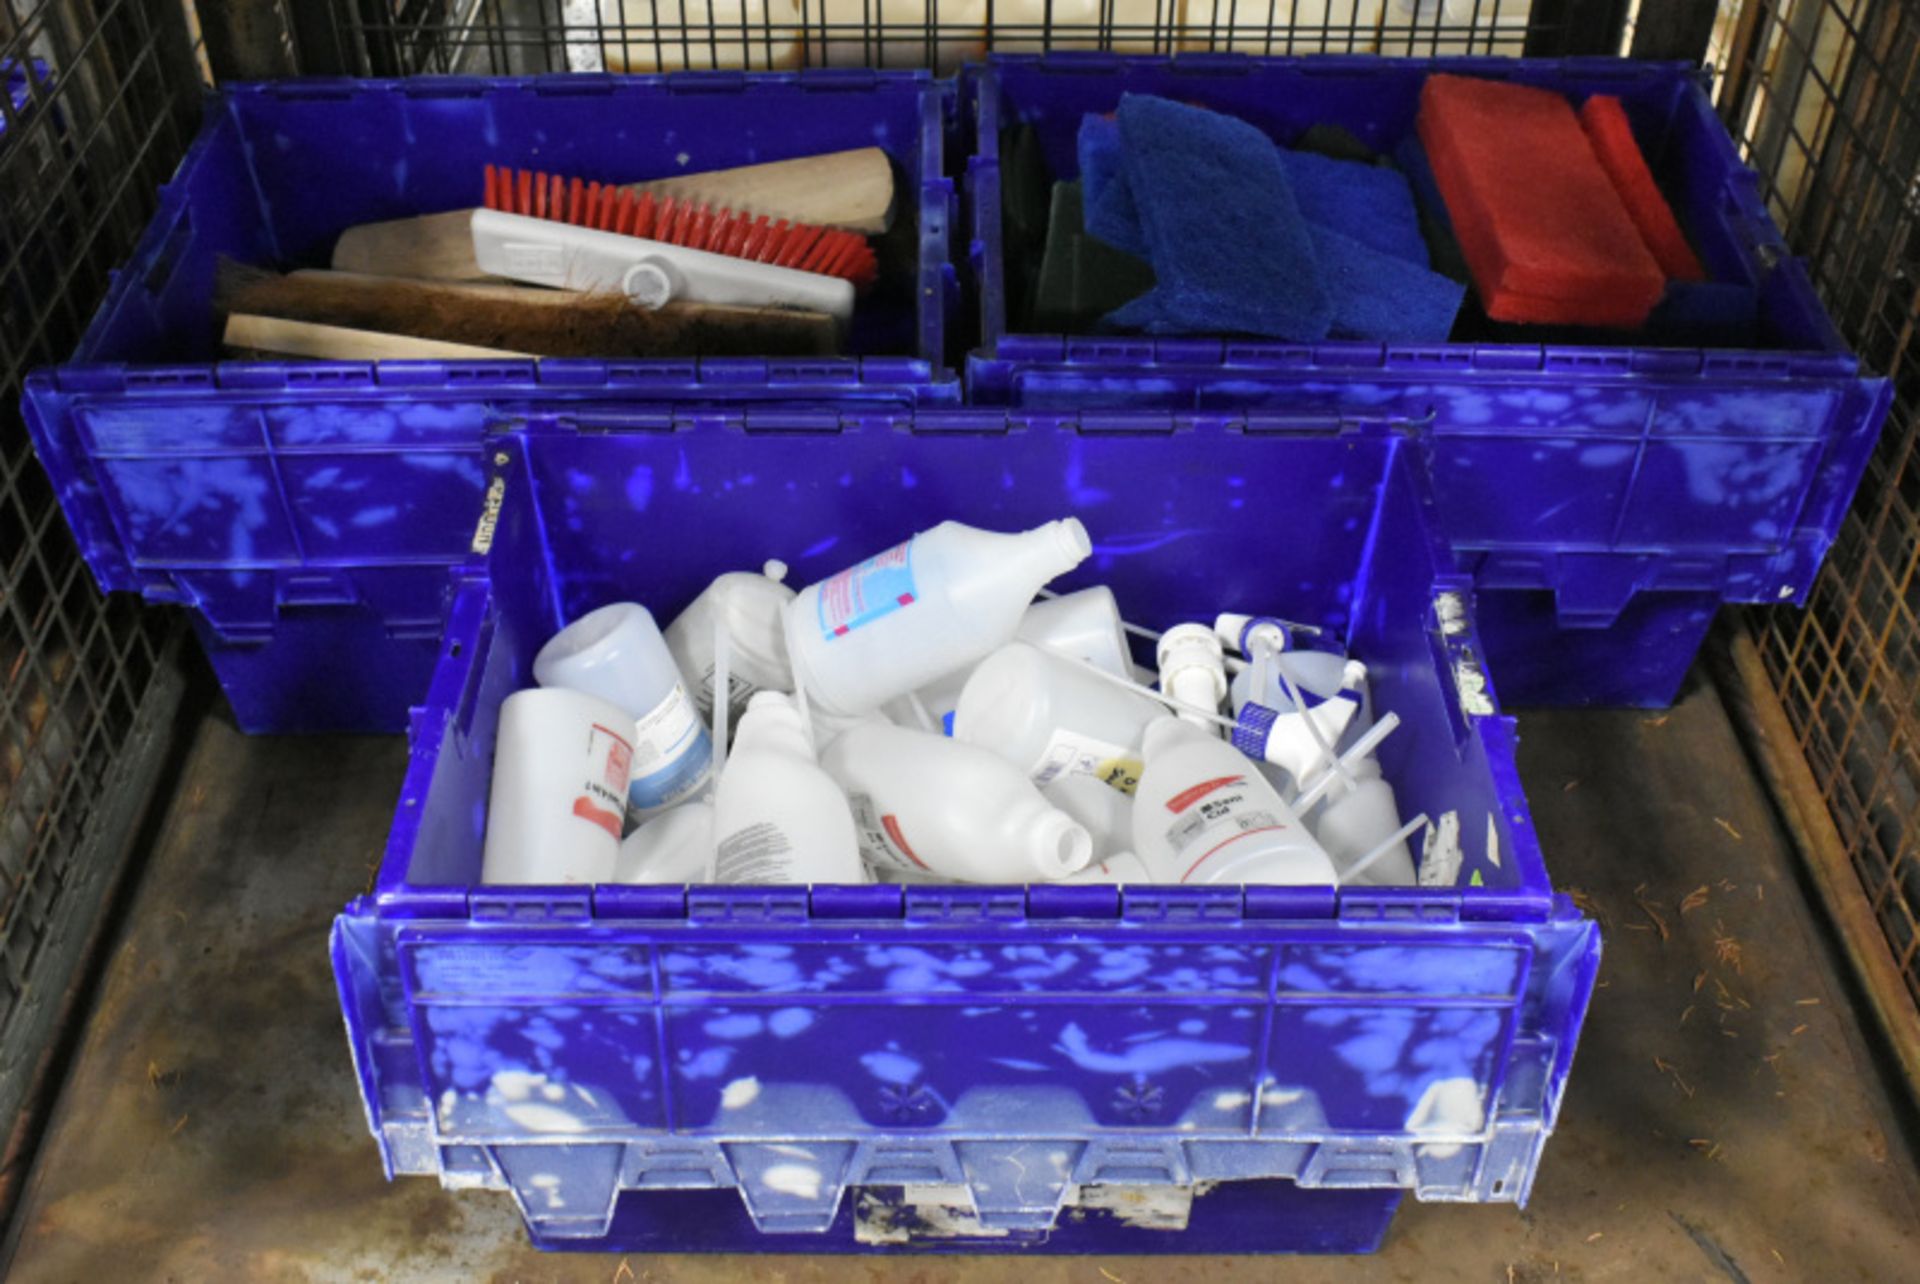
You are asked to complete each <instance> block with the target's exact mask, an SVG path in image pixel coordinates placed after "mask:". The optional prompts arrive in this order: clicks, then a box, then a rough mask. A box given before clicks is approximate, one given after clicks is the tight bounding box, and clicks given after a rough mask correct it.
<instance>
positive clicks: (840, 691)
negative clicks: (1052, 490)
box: [786, 517, 1093, 714]
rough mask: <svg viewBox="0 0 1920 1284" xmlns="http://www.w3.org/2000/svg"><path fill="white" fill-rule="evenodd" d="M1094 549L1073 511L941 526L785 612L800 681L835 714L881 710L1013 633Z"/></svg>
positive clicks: (810, 590) (807, 594)
mask: <svg viewBox="0 0 1920 1284" xmlns="http://www.w3.org/2000/svg"><path fill="white" fill-rule="evenodd" d="M1092 551H1093V542H1092V540H1090V539H1089V538H1088V537H1087V530H1086V527H1084V526H1082V525H1081V524H1080V522H1079V519H1078V518H1073V517H1068V518H1065V519H1062V520H1060V521H1054V522H1048V523H1047V524H1046V525H1045V526H1039V527H1035V528H1034V529H1033V530H1030V531H1027V532H1025V533H1023V534H1018V535H1000V534H995V533H994V532H992V531H982V530H975V529H974V528H972V527H970V526H962V525H960V524H959V523H958V522H942V523H940V525H938V526H936V527H934V528H933V529H932V530H929V531H924V532H922V533H921V534H919V535H916V536H914V537H913V538H912V539H910V540H908V541H907V542H906V543H904V544H898V545H895V546H894V547H893V548H890V549H888V550H887V551H886V552H884V553H880V554H877V555H876V556H873V557H870V558H868V559H867V560H866V561H864V562H861V563H860V564H859V565H857V566H852V567H849V568H847V569H846V570H844V571H841V572H840V573H839V574H838V575H834V576H831V577H830V578H828V579H825V580H822V581H820V582H819V583H818V584H809V585H808V586H807V587H806V588H804V589H802V590H801V592H800V595H799V596H798V597H796V598H795V599H794V600H793V601H792V602H791V603H789V604H788V606H787V610H786V634H787V653H788V656H789V657H790V659H791V660H792V663H793V674H794V679H795V680H796V681H798V682H805V683H806V685H807V693H808V696H809V697H810V698H811V700H812V701H813V703H814V704H815V705H816V706H817V707H818V708H821V709H824V710H826V711H828V712H829V713H836V714H857V713H865V712H866V711H867V710H869V709H877V708H879V707H880V706H881V705H883V704H885V703H886V702H887V701H889V700H891V699H893V698H894V697H895V696H900V695H905V694H906V693H907V692H909V691H914V690H918V689H919V688H921V687H923V686H926V685H927V684H928V683H929V682H932V681H933V680H934V679H936V678H939V677H941V676H942V675H944V674H948V673H952V672H954V671H955V670H958V669H961V668H964V667H965V666H966V665H968V664H970V663H972V662H973V661H974V660H977V659H978V658H980V657H981V656H984V655H985V654H987V652H989V651H991V650H993V649H994V648H995V647H997V646H1000V645H1002V644H1004V643H1005V642H1006V641H1007V640H1008V639H1010V638H1011V637H1012V636H1013V634H1014V630H1015V629H1017V628H1018V627H1019V626H1020V617H1021V615H1022V614H1023V613H1024V612H1025V611H1026V609H1027V605H1028V604H1029V603H1030V602H1032V601H1033V595H1034V593H1035V592H1036V591H1037V590H1038V589H1039V588H1040V587H1041V586H1042V585H1044V584H1045V583H1046V582H1047V581H1048V580H1051V579H1053V578H1054V577H1055V576H1057V575H1061V574H1064V573H1065V572H1067V571H1070V570H1072V569H1073V568H1074V567H1076V566H1078V565H1079V564H1080V563H1081V562H1082V561H1084V560H1086V558H1087V555H1088V554H1090V553H1091V552H1092Z"/></svg>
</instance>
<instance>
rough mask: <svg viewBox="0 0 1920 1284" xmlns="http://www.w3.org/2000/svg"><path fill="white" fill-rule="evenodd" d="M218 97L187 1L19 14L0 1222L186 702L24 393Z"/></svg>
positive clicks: (8, 269)
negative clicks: (110, 900) (76, 512)
mask: <svg viewBox="0 0 1920 1284" xmlns="http://www.w3.org/2000/svg"><path fill="white" fill-rule="evenodd" d="M199 90H200V78H199V76H198V74H197V72H196V71H195V70H194V64H193V61H192V51H191V43H190V41H189V40H188V39H187V35H186V17H185V12H184V10H183V9H182V6H181V4H180V3H179V0H4V2H0V1118H6V1119H9V1120H13V1121H15V1122H14V1125H13V1127H14V1133H13V1135H12V1137H11V1139H10V1140H9V1143H8V1148H7V1157H6V1166H5V1169H4V1173H5V1179H4V1180H0V1204H4V1203H5V1202H6V1200H7V1197H8V1196H9V1195H10V1194H11V1193H12V1190H13V1188H14V1182H13V1181H12V1177H13V1176H14V1170H15V1167H16V1164H17V1162H18V1161H19V1159H20V1157H21V1155H22V1153H23V1151H24V1148H25V1147H26V1146H27V1145H28V1142H27V1141H26V1140H25V1139H24V1138H23V1127H24V1125H23V1124H22V1123H21V1122H20V1121H21V1119H22V1118H23V1110H22V1107H23V1105H24V1104H25V1103H26V1102H27V1101H28V1100H29V1099H30V1097H31V1096H32V1095H33V1093H34V1092H35V1083H36V1080H37V1078H38V1077H39V1076H40V1075H41V1073H42V1067H43V1066H44V1064H45V1058H46V1055H47V1051H48V1049H49V1048H50V1047H51V1046H52V1043H53V1040H54V1039H55V1036H56V1034H57V1032H58V1029H59V1026H60V1022H61V1015H62V1008H63V1005H64V1002H65V1000H66V998H67V997H68V996H69V993H70V991H71V989H72V987H73V985H74V984H75V982H76V980H77V978H78V977H79V975H80V973H81V968H82V964H83V962H84V959H85V956H86V953H87V946H88V942H89V940H90V938H91V937H92V936H93V934H94V932H95V929H96V927H97V925H98V920H99V916H100V909H101V906H102V904H103V899H104V896H105V894H106V891H107V889H108V888H109V887H110V885H111V883H112V881H113V878H114V876H115V875H116V873H117V871H118V869H119V867H120V864H121V861H122V860H123V859H124V854H125V848H126V846H127V840H128V838H129V837H130V835H131V831H132V828H133V825H134V822H135V820H136V819H137V816H138V813H139V810H140V808H141V807H142V806H143V805H144V803H145V792H146V790H147V788H150V784H151V781H152V779H153V777H154V776H155V774H156V772H157V768H158V764H159V760H160V759H161V757H162V756H163V754H164V748H165V737H164V736H163V735H160V734H158V731H159V730H160V727H161V725H162V724H164V722H165V721H166V719H167V717H168V716H169V715H170V711H171V709H172V708H173V706H174V705H175V704H176V703H177V701H178V698H179V692H180V679H179V674H178V671H177V669H176V668H175V665H174V662H173V652H174V650H175V647H176V644H177V638H178V633H179V630H178V627H177V621H176V620H175V619H174V618H173V617H172V616H170V615H167V614H165V613H161V612H156V611H150V610H147V609H145V608H143V607H142V606H141V605H140V604H139V603H138V602H136V601H134V600H132V599H130V598H115V599H105V598H103V597H102V596H101V595H100V593H99V591H98V590H97V589H96V588H95V587H94V583H93V578H92V576H91V575H90V574H89V573H88V571H87V568H86V566H85V564H84V563H83V562H82V561H81V559H80V555H79V552H78V550H77V549H76V547H75V546H74V543H73V540H72V537H71V535H70V534H69V533H68V530H67V525H66V523H65V521H63V520H62V519H61V515H60V508H59V505H58V503H57V502H56V499H55V496H54V493H53V489H52V487H51V486H50V485H49V484H48V482H47V479H46V476H45V475H44V474H43V473H42V472H41V469H40V465H39V463H38V461H37V460H36V459H35V458H34V454H33V448H32V445H31V444H30V443H29V441H28V438H27V432H26V426H25V424H24V423H23V422H22V420H21V417H20V387H21V381H22V379H23V378H24V377H25V375H26V373H27V371H28V370H30V369H32V368H34V367H36V366H42V365H49V364H52V363H55V362H58V361H61V360H64V359H65V358H66V357H67V356H68V354H69V353H70V352H71V351H72V350H73V346H74V343H75V342H76V341H77V340H78V338H79V336H80V333H81V331H82V330H83V329H84V328H85V326H86V324H87V321H88V318H89V317H90V316H91V315H92V313H93V310H94V309H95V308H96V307H97V306H98V305H99V303H100V300H101V298H102V297H103V296H104V295H105V293H106V290H107V286H108V283H109V279H110V273H111V272H112V271H113V269H114V268H115V267H116V266H117V265H118V264H119V263H120V262H121V260H122V259H123V258H124V257H125V256H126V254H127V252H128V251H129V250H130V249H131V248H132V246H133V244H134V242H135V240H136V239H137V238H138V237H139V235H140V234H141V232H142V231H143V230H144V228H145V226H146V224H147V221H148V219H149V218H150V217H151V216H152V214H153V211H154V207H155V204H156V200H157V197H156V189H157V188H158V187H159V185H160V184H161V183H162V182H164V181H165V180H166V178H167V176H168V175H169V174H170V173H171V172H172V170H173V167H174V166H175V165H176V164H177V163H178V161H179V159H180V157H181V155H182V154H183V153H184V152H185V150H186V146H187V143H188V141H189V140H190V139H191V138H192V136H193V131H194V127H195V124H196V122H197V117H198V112H199V107H198V100H199ZM156 719H157V720H158V722H156ZM24 1113H25V1114H28V1115H30V1114H31V1112H24Z"/></svg>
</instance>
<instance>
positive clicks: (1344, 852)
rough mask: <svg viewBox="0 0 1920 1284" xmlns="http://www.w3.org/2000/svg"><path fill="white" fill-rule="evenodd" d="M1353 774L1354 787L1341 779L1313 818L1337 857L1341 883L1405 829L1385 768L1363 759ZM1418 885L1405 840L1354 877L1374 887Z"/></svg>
mask: <svg viewBox="0 0 1920 1284" xmlns="http://www.w3.org/2000/svg"><path fill="white" fill-rule="evenodd" d="M1353 776H1354V783H1353V785H1352V786H1349V785H1347V783H1346V782H1345V781H1341V782H1339V783H1337V784H1335V785H1334V786H1333V787H1332V788H1331V789H1329V790H1328V791H1327V797H1326V801H1324V802H1323V803H1322V804H1321V805H1320V809H1319V811H1318V812H1317V813H1316V814H1315V815H1314V817H1313V835H1314V837H1315V838H1317V839H1319V841H1320V845H1321V846H1322V847H1324V848H1326V850H1327V855H1328V856H1330V857H1332V858H1333V864H1334V868H1335V869H1337V870H1339V871H1340V875H1341V881H1342V882H1345V881H1346V871H1347V870H1348V869H1349V868H1350V867H1351V866H1352V865H1353V864H1354V862H1356V861H1358V860H1359V859H1360V858H1361V857H1363V856H1365V855H1367V854H1368V853H1369V852H1371V851H1373V850H1374V849H1375V848H1376V847H1378V846H1379V845H1380V844H1381V843H1384V842H1386V841H1387V840H1388V839H1390V838H1392V837H1393V835H1394V833H1395V832H1396V831H1397V830H1398V829H1399V828H1400V807H1399V804H1398V802H1397V801H1396V800H1395V798H1394V796H1393V786H1392V785H1390V784H1388V783H1387V782H1386V780H1385V779H1384V778H1383V777H1382V776H1381V774H1380V764H1378V763H1377V762H1375V761H1374V760H1373V759H1371V758H1366V759H1362V760H1361V761H1360V762H1359V763H1357V764H1355V766H1354V767H1353ZM1414 881H1415V880H1414V866H1413V855H1412V853H1410V852H1409V851H1408V850H1407V845H1406V843H1405V842H1404V841H1403V842H1399V843H1395V844H1394V846H1393V847H1392V849H1391V850H1389V851H1388V852H1387V853H1386V854H1385V855H1383V856H1379V857H1376V858H1375V859H1374V860H1373V861H1372V863H1370V864H1369V865H1368V866H1367V867H1366V868H1365V869H1363V870H1361V871H1360V872H1359V873H1358V874H1356V875H1355V876H1354V877H1353V882H1355V883H1357V884H1360V885H1362V886H1372V887H1411V886H1413V884H1414Z"/></svg>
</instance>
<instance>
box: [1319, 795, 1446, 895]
mask: <svg viewBox="0 0 1920 1284" xmlns="http://www.w3.org/2000/svg"><path fill="white" fill-rule="evenodd" d="M1426 824H1427V813H1426V812H1424V811H1423V812H1421V813H1420V814H1419V815H1418V816H1415V817H1414V818H1413V819H1412V820H1410V821H1408V822H1407V823H1406V824H1404V825H1402V826H1400V828H1398V829H1396V830H1394V831H1393V833H1392V834H1391V835H1389V836H1388V837H1386V838H1384V839H1382V840H1381V842H1380V845H1379V846H1378V847H1376V848H1374V849H1373V850H1372V851H1370V852H1368V853H1367V854H1366V855H1365V856H1362V857H1361V858H1360V859H1359V860H1357V861H1355V862H1353V864H1351V865H1349V866H1347V867H1346V869H1345V870H1343V871H1341V874H1340V881H1341V882H1342V883H1343V884H1344V883H1351V882H1352V881H1353V880H1354V879H1356V878H1358V877H1359V876H1360V875H1361V874H1364V873H1365V872H1366V871H1367V870H1368V869H1369V868H1370V867H1371V866H1372V865H1373V863H1374V862H1375V861H1377V860H1379V859H1380V858H1381V857H1382V856H1385V855H1386V854H1387V853H1388V852H1390V851H1392V850H1393V849H1394V848H1396V847H1398V846H1399V845H1400V844H1401V843H1404V842H1406V841H1407V839H1409V838H1412V837H1413V836H1414V835H1415V834H1417V833H1419V832H1420V831H1421V830H1422V829H1424V828H1425V827H1426Z"/></svg>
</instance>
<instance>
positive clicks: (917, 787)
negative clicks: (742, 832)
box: [822, 723, 1093, 883]
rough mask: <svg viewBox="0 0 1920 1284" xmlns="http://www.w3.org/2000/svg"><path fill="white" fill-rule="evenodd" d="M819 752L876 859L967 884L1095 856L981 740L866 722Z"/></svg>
mask: <svg viewBox="0 0 1920 1284" xmlns="http://www.w3.org/2000/svg"><path fill="white" fill-rule="evenodd" d="M822 761H823V763H824V765H825V766H826V769H827V771H828V772H830V773H831V774H832V776H833V778H834V779H835V780H837V781H839V782H840V785H841V787H842V788H844V789H845V790H846V791H847V800H848V801H849V802H850V803H851V804H852V805H853V814H854V819H855V821H856V822H857V825H858V828H859V832H860V851H861V854H862V855H863V856H865V857H866V859H867V861H868V863H870V864H872V865H873V866H875V867H876V868H888V867H892V868H900V869H911V870H917V871H925V872H927V873H931V874H937V875H940V876H942V877H945V878H949V879H953V880H955V881H957V882H967V883H1026V882H1034V881H1046V882H1051V881H1053V880H1056V879H1061V878H1065V877H1066V876H1067V875H1069V874H1073V873H1077V872H1078V871H1079V870H1081V869H1082V868H1084V867H1085V866H1086V864H1087V862H1088V861H1089V860H1091V859H1092V858H1093V839H1092V838H1091V837H1090V836H1089V835H1088V833H1087V831H1086V827H1085V826H1083V825H1081V824H1080V823H1079V822H1078V821H1076V820H1074V819H1073V817H1071V816H1069V815H1067V814H1066V813H1065V812H1063V811H1061V810H1060V809H1059V808H1057V807H1055V806H1054V805H1053V804H1052V803H1050V802H1048V801H1047V800H1046V799H1045V798H1043V797H1041V795H1040V791H1039V790H1038V789H1036V788H1034V786H1033V783H1032V782H1031V781H1029V780H1028V779H1027V778H1026V777H1025V776H1024V775H1022V774H1021V773H1020V771H1019V770H1017V769H1016V768H1014V767H1013V766H1011V765H1010V764H1009V763H1007V762H1006V761H1005V760H1003V759H1001V758H999V757H997V756H996V755H994V754H992V753H989V752H988V751H987V750H985V749H981V748H978V747H977V746H974V745H969V744H962V743H961V742H960V741H958V740H952V739H949V738H948V737H946V736H936V735H931V734H929V733H927V732H925V731H911V730H908V729H907V728H905V727H889V726H883V725H881V724H879V723H862V724H860V725H859V726H856V727H854V728H853V729H852V730H850V731H848V732H847V733H846V734H845V735H843V736H841V737H840V738H839V739H838V740H836V741H834V743H833V745H832V747H831V748H829V749H828V750H827V752H826V754H825V756H824V758H823V759H822Z"/></svg>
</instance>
